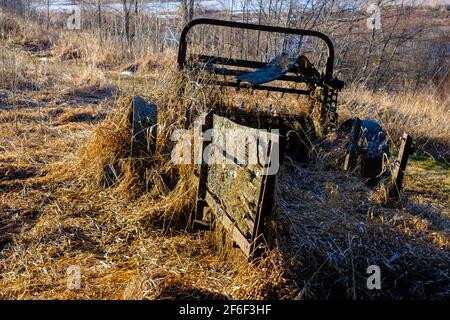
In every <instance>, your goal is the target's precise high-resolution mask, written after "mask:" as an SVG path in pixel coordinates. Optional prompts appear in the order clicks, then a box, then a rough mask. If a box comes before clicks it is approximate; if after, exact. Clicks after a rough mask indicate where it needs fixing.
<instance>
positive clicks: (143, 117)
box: [129, 96, 158, 158]
mask: <svg viewBox="0 0 450 320" xmlns="http://www.w3.org/2000/svg"><path fill="white" fill-rule="evenodd" d="M129 117H130V119H129V120H130V122H131V130H132V139H131V157H133V158H139V157H148V156H149V155H152V154H154V153H155V150H156V135H157V130H156V125H157V123H158V109H157V107H156V105H154V104H150V103H148V102H147V101H145V100H144V99H142V98H141V97H138V96H135V97H133V98H131V110H130V115H129Z"/></svg>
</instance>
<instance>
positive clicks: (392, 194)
mask: <svg viewBox="0 0 450 320" xmlns="http://www.w3.org/2000/svg"><path fill="white" fill-rule="evenodd" d="M413 151H414V147H413V140H412V138H411V136H409V135H408V134H406V133H404V134H403V137H402V144H401V145H400V151H399V153H398V158H397V162H396V165H395V169H394V172H393V175H392V182H391V184H390V185H389V189H388V195H389V198H398V197H399V195H400V190H401V189H402V184H403V177H404V175H405V170H406V165H407V164H408V158H409V155H410V154H412V153H413Z"/></svg>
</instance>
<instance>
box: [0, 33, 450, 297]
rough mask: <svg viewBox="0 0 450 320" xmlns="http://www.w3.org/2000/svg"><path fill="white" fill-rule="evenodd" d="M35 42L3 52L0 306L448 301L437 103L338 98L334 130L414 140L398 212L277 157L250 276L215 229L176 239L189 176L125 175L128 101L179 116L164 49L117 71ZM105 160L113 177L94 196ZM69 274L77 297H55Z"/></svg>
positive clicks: (318, 170)
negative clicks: (359, 124) (345, 125)
mask: <svg viewBox="0 0 450 320" xmlns="http://www.w3.org/2000/svg"><path fill="white" fill-rule="evenodd" d="M38 33H39V32H37V34H38ZM37 34H36V35H32V36H29V35H28V36H27V37H28V38H24V37H20V35H19V36H18V37H17V38H10V39H8V40H5V39H4V40H2V42H1V47H0V61H1V62H0V63H1V64H0V298H2V299H180V298H199V299H267V298H276V299H329V298H347V299H376V298H391V299H403V298H417V299H420V298H437V299H444V298H447V299H448V297H449V295H450V282H449V275H448V270H450V254H449V249H450V237H449V226H450V225H449V221H450V208H449V198H448V195H449V191H450V176H449V170H450V167H449V165H448V160H449V150H450V146H449V143H450V130H449V127H448V124H449V123H450V118H449V117H450V113H449V110H450V102H449V99H448V97H438V95H436V93H435V92H433V90H431V89H430V91H426V92H425V91H424V92H399V93H398V94H392V93H388V92H375V93H373V92H369V91H368V90H366V89H364V88H363V87H358V86H351V87H349V88H347V89H345V90H344V92H343V93H342V95H341V107H340V110H339V112H340V117H341V119H345V118H348V117H350V116H354V115H358V116H361V117H367V116H370V117H375V119H376V120H378V121H380V122H381V123H382V124H383V126H384V127H385V128H386V130H387V132H388V134H389V137H390V138H391V142H392V143H393V144H395V145H397V146H398V144H399V143H398V139H399V137H400V136H401V134H402V133H403V132H408V133H410V134H411V135H412V136H413V137H414V138H415V139H416V141H417V149H418V154H417V155H415V156H414V157H413V158H412V159H411V160H410V165H409V166H408V169H407V172H406V178H405V183H404V191H403V192H402V195H401V201H400V203H395V204H390V205H386V204H385V203H383V202H382V201H380V200H379V194H378V193H377V192H376V191H372V190H370V189H368V188H367V187H366V186H365V185H364V183H363V181H361V180H360V179H359V178H357V177H354V176H350V175H347V174H345V173H343V172H342V171H341V170H340V169H339V167H338V166H337V165H336V164H335V162H333V160H334V159H330V158H328V157H327V156H326V155H325V156H323V155H320V153H318V155H317V156H315V157H313V158H312V159H311V160H310V162H309V163H308V165H307V166H298V165H297V164H295V163H294V162H292V161H287V162H286V163H285V164H284V165H283V167H282V169H281V172H280V177H279V180H280V181H279V186H278V189H277V208H276V214H277V219H275V220H274V221H272V222H273V224H274V235H273V237H274V240H275V241H274V242H275V243H276V245H275V246H274V247H273V249H271V250H270V251H269V252H268V253H267V256H266V257H265V258H264V259H263V260H261V261H260V262H259V263H258V264H249V263H247V262H246V261H245V259H243V257H242V256H241V254H240V252H239V251H238V250H237V249H233V248H231V245H230V244H229V243H227V241H224V239H223V237H222V235H221V233H220V232H219V231H216V232H205V233H198V234H192V233H188V232H186V231H185V227H184V225H183V222H185V220H186V216H187V215H188V214H189V213H190V212H191V211H192V208H193V205H194V200H195V195H196V183H197V180H196V178H195V176H194V175H193V174H192V168H175V167H174V166H172V165H170V164H168V156H167V155H163V156H161V160H159V162H158V164H157V165H156V166H155V167H154V168H153V169H152V171H151V174H150V176H151V177H150V178H149V179H150V185H151V188H150V189H149V188H148V187H146V186H145V185H142V183H141V182H140V181H139V179H138V178H137V177H136V174H135V173H134V172H133V171H132V169H129V168H128V169H127V167H126V163H127V162H126V156H124V150H127V148H129V145H128V144H129V132H128V131H127V129H125V128H124V127H123V117H124V116H125V114H126V101H127V98H126V97H127V96H130V95H135V94H139V95H143V96H146V97H149V98H151V99H153V100H154V101H156V102H158V106H160V108H161V112H162V114H163V116H164V120H165V121H166V122H165V124H166V125H167V126H168V127H170V126H171V125H176V123H177V121H178V120H179V114H180V111H179V110H177V109H174V106H175V107H176V106H177V103H180V102H177V101H176V102H174V101H171V99H172V98H173V97H172V96H171V88H173V87H171V86H176V81H175V80H174V79H176V75H175V60H176V55H175V52H173V51H166V52H163V53H161V55H160V56H150V55H149V56H147V57H145V58H140V59H137V60H136V61H128V62H127V61H125V62H120V63H114V62H115V61H116V59H117V57H114V53H111V52H110V53H105V52H104V51H100V50H97V47H96V45H95V44H89V45H86V43H89V42H88V41H86V40H80V38H78V39H77V40H70V38H66V40H65V42H59V43H50V42H51V37H50V36H49V38H46V34H45V33H42V34H41V35H40V36H37ZM77 41H81V42H83V41H86V43H84V44H80V43H79V42H78V43H77ZM80 48H81V49H80ZM80 50H84V51H82V52H81V53H80ZM88 50H90V51H88ZM105 66H106V67H105ZM130 68H133V69H137V73H136V75H135V76H133V77H129V76H127V75H125V74H123V73H122V71H124V70H129V69H130ZM174 81H175V84H174V83H173V82H174ZM199 90H201V89H199ZM186 99H188V98H186ZM205 100H206V101H208V99H205ZM198 103H204V102H198ZM203 107H204V106H203ZM162 137H163V138H161V139H164V137H167V135H164V134H163V135H162ZM165 143H166V142H165V141H162V144H163V145H164V144H165ZM115 161H122V163H124V167H125V169H124V172H125V173H124V175H123V176H121V177H120V179H119V180H118V182H117V183H115V184H114V185H112V186H106V185H105V184H104V183H102V181H103V180H102V179H103V178H104V177H103V173H104V167H105V165H108V164H110V163H112V162H115ZM147 185H148V181H147ZM370 264H378V265H380V266H381V268H382V276H383V286H382V290H380V291H370V290H368V289H367V287H366V277H367V274H366V268H367V266H368V265H370ZM73 265H74V266H79V267H80V268H81V275H82V285H81V288H80V289H78V290H71V289H69V288H68V287H67V268H68V267H69V266H73Z"/></svg>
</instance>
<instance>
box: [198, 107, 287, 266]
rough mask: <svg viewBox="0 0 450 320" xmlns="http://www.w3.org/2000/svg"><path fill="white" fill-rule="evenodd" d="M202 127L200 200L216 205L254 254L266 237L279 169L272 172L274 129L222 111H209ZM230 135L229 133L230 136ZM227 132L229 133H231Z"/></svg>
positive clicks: (218, 214) (220, 217)
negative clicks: (260, 127) (269, 172)
mask: <svg viewBox="0 0 450 320" xmlns="http://www.w3.org/2000/svg"><path fill="white" fill-rule="evenodd" d="M205 118H206V121H205V127H204V128H203V132H206V131H207V130H208V129H210V128H213V133H212V135H211V137H206V139H204V142H206V143H204V145H203V147H204V148H203V149H204V154H207V155H209V157H208V158H207V159H203V160H204V163H203V164H202V169H201V173H200V183H199V199H198V200H199V205H198V207H197V208H198V210H197V213H196V216H195V218H196V219H197V220H201V219H202V218H203V208H204V205H207V206H208V207H210V208H211V209H212V212H213V213H214V215H215V218H216V221H219V222H220V223H222V225H223V226H224V228H225V229H226V230H227V231H228V232H229V234H230V235H231V237H232V238H233V240H234V241H235V242H236V243H237V244H238V246H239V247H240V248H241V249H242V251H243V252H244V253H245V254H246V255H247V256H248V257H249V258H250V257H252V256H253V255H254V253H255V251H256V249H257V248H258V246H259V244H260V243H261V241H262V226H263V223H264V218H265V217H266V216H267V215H268V214H270V211H271V209H272V204H273V186H274V182H275V176H274V175H267V174H266V173H267V169H266V168H267V167H268V166H270V161H269V160H270V159H271V158H270V157H269V156H268V155H269V154H270V152H271V151H273V150H277V151H278V149H277V147H278V146H277V145H276V144H278V143H279V136H278V135H277V134H275V133H272V132H268V131H264V130H258V129H254V128H249V127H246V126H241V125H239V124H236V123H234V122H232V121H231V120H229V119H227V118H224V117H220V116H217V115H211V114H210V115H207V116H206V117H205ZM227 135H228V136H227ZM226 137H228V138H226Z"/></svg>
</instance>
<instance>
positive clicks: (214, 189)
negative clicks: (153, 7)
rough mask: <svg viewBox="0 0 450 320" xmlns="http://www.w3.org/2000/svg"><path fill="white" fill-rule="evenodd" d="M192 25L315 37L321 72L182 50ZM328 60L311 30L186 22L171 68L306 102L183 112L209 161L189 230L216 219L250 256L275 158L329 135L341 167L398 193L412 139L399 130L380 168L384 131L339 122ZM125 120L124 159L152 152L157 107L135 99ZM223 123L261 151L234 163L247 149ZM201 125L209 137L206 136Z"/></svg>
mask: <svg viewBox="0 0 450 320" xmlns="http://www.w3.org/2000/svg"><path fill="white" fill-rule="evenodd" d="M199 25H201V26H213V27H221V28H231V29H240V30H253V31H257V32H269V33H277V34H281V35H283V36H285V37H288V36H289V37H291V38H292V37H300V38H301V39H303V38H304V37H310V38H315V39H317V40H319V41H321V42H323V43H324V44H325V46H326V49H327V53H326V55H327V56H326V63H325V67H324V70H323V71H322V72H321V71H319V70H317V69H316V67H315V66H314V64H313V63H311V62H310V60H309V59H308V58H307V57H306V56H304V55H301V54H299V53H298V50H294V52H289V50H283V51H282V52H281V54H279V55H278V56H276V57H274V58H273V59H272V60H270V61H269V62H268V63H264V62H260V61H252V60H246V59H235V58H225V57H221V56H211V55H205V54H189V50H188V49H189V48H188V38H189V35H190V33H191V32H192V30H193V29H194V28H195V27H196V26H199ZM291 51H292V50H291ZM334 58H335V53H334V47H333V43H332V41H331V40H330V39H329V38H328V37H327V36H326V35H324V34H323V33H320V32H317V31H311V30H300V29H291V28H284V27H272V26H266V25H255V24H247V23H238V22H231V21H221V20H212V19H197V20H193V21H191V22H190V23H188V24H187V25H186V27H185V28H184V30H183V32H182V34H181V38H180V45H179V53H178V61H177V62H178V68H179V71H180V72H185V71H186V70H188V71H189V72H191V73H193V74H195V75H196V79H197V81H201V82H204V84H205V85H212V86H219V87H221V88H225V87H232V88H236V90H241V89H242V90H262V91H267V92H279V93H281V94H282V97H281V99H282V98H283V95H284V94H295V95H304V96H306V97H307V100H308V102H309V106H308V110H307V114H306V115H305V114H292V113H291V114H290V113H288V112H286V113H277V114H275V113H272V112H271V110H270V108H267V111H261V110H250V109H248V108H238V107H235V108H226V109H221V108H210V109H209V110H205V112H204V113H203V114H200V115H196V114H193V113H191V114H188V115H187V116H186V122H187V123H186V126H187V127H189V126H190V125H191V124H192V123H193V122H194V120H196V119H197V120H198V119H200V120H201V123H202V125H201V126H200V127H199V128H197V133H198V135H199V137H200V139H201V141H202V143H201V151H202V152H201V155H204V154H205V153H207V151H210V154H214V159H215V160H216V162H212V161H208V159H203V158H202V159H201V163H199V172H198V176H199V185H198V198H197V208H196V211H195V213H194V214H193V215H192V217H191V219H190V227H191V228H192V229H202V228H211V226H212V225H214V223H216V224H217V223H220V224H221V225H222V227H223V228H224V229H225V230H226V231H227V232H228V234H229V235H230V237H231V238H232V239H233V241H234V242H235V244H236V245H237V246H239V247H240V249H241V250H242V251H243V252H244V254H245V255H246V256H247V257H248V258H249V259H254V258H256V257H258V255H259V254H260V253H261V252H262V249H263V247H264V245H265V242H266V240H265V222H266V219H267V218H268V217H269V216H270V215H271V213H272V209H273V206H274V192H275V185H276V181H277V179H276V175H277V172H278V171H277V166H278V165H279V162H282V161H283V159H284V158H285V157H286V155H288V156H289V157H290V158H292V159H293V160H294V161H303V160H305V159H306V158H307V157H308V153H309V150H311V148H312V147H313V146H314V144H315V142H317V141H320V140H321V139H323V138H324V137H325V136H327V135H328V134H330V133H335V134H337V137H338V140H339V139H341V144H342V143H343V142H342V141H347V140H348V141H349V142H348V143H347V144H346V150H347V153H346V157H345V162H344V164H343V169H344V170H346V171H348V172H354V171H355V170H356V168H357V167H359V170H360V175H361V176H362V178H364V179H365V180H366V181H367V183H368V185H370V186H372V187H375V186H377V185H378V184H379V183H380V181H386V180H387V181H388V183H386V186H385V187H384V188H385V190H386V194H387V196H389V197H391V198H392V197H393V198H395V197H399V191H400V188H401V185H402V180H403V175H404V171H405V169H406V164H407V161H408V156H409V154H410V153H412V151H413V142H412V139H411V137H409V136H408V135H406V134H405V135H404V137H403V139H402V145H401V147H400V153H399V156H398V159H397V160H396V161H394V165H393V166H390V168H393V169H391V172H389V170H388V166H387V165H386V164H387V163H388V160H389V145H388V141H387V136H386V133H385V132H384V130H383V128H382V127H381V126H380V125H379V124H378V123H376V122H375V121H373V120H370V119H368V120H360V119H358V118H354V119H350V120H347V121H344V122H342V123H341V124H339V122H338V115H337V104H338V93H339V91H340V90H341V89H342V88H343V87H344V82H343V81H341V80H339V79H337V78H335V77H334V76H333V67H334ZM298 85H301V86H302V88H299V87H298ZM130 122H131V126H132V131H133V137H134V138H133V144H132V156H133V157H139V156H141V155H142V153H147V154H153V153H154V152H155V146H156V134H157V131H156V129H155V128H156V125H157V107H156V106H154V105H153V106H152V105H149V104H147V103H145V101H143V100H142V99H141V98H139V97H135V98H134V99H133V100H132V109H131V111H130ZM230 130H231V131H233V132H239V134H240V136H239V137H236V136H234V141H236V139H244V140H245V139H246V138H249V137H250V138H252V137H253V139H254V140H256V141H258V142H260V143H262V148H259V147H260V146H257V148H256V149H254V150H253V151H254V152H255V153H257V157H256V158H257V161H256V162H254V163H246V162H245V161H243V160H245V159H242V158H243V157H244V158H245V156H247V153H248V152H249V147H248V145H247V144H246V143H244V144H243V145H240V144H237V145H236V144H235V145H233V144H230V143H225V142H224V139H223V137H224V136H225V135H226V134H227V132H230ZM210 131H212V132H213V134H209V133H208V132H210ZM243 137H244V138H243ZM250 140H252V139H250ZM338 142H339V141H338ZM338 145H339V143H337V144H336V146H335V147H337V146H338ZM261 149H262V158H263V160H268V161H261ZM212 150H214V152H213V151H212Z"/></svg>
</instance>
